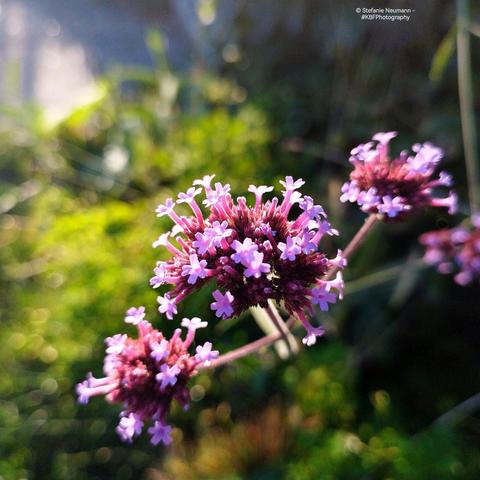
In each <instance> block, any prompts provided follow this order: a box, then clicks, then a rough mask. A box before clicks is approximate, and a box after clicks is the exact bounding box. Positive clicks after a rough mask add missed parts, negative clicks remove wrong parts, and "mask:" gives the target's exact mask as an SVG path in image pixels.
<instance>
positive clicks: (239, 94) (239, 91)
mask: <svg viewBox="0 0 480 480" xmlns="http://www.w3.org/2000/svg"><path fill="white" fill-rule="evenodd" d="M246 99H247V90H246V89H245V88H243V87H237V88H235V90H234V91H233V92H232V100H233V101H234V102H236V103H242V102H244V101H245V100H246Z"/></svg>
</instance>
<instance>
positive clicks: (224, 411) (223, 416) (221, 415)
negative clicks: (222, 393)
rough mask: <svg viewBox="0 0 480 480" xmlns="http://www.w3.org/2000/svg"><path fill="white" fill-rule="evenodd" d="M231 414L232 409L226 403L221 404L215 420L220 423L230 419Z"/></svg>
mask: <svg viewBox="0 0 480 480" xmlns="http://www.w3.org/2000/svg"><path fill="white" fill-rule="evenodd" d="M231 413H232V408H231V407H230V405H229V404H228V403H227V402H222V403H220V404H219V405H218V407H217V411H216V414H217V418H218V419H219V420H221V421H225V420H228V419H229V418H230V414H231Z"/></svg>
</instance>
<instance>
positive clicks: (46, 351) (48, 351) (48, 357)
mask: <svg viewBox="0 0 480 480" xmlns="http://www.w3.org/2000/svg"><path fill="white" fill-rule="evenodd" d="M57 358H58V352H57V350H56V349H55V348H54V347H52V345H47V346H46V347H44V348H43V349H42V351H41V352H40V360H42V362H45V363H52V362H54V361H55V360H56V359H57Z"/></svg>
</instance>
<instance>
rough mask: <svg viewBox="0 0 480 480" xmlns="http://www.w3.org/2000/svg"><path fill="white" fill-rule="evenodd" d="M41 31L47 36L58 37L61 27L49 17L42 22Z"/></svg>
mask: <svg viewBox="0 0 480 480" xmlns="http://www.w3.org/2000/svg"><path fill="white" fill-rule="evenodd" d="M43 31H44V32H45V35H47V36H48V37H58V35H60V33H61V31H62V27H60V24H59V23H58V22H57V21H56V20H55V19H54V18H49V19H48V20H47V21H46V22H45V23H44V24H43Z"/></svg>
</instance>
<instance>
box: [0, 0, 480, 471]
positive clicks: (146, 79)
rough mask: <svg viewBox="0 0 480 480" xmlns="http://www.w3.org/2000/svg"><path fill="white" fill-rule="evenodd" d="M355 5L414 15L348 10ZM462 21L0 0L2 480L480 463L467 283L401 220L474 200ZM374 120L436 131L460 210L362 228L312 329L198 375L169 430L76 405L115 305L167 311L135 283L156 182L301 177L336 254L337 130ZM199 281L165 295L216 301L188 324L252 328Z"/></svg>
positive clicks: (370, 128)
mask: <svg viewBox="0 0 480 480" xmlns="http://www.w3.org/2000/svg"><path fill="white" fill-rule="evenodd" d="M375 3H376V5H375ZM472 3H476V2H472ZM368 6H377V7H378V6H382V7H387V6H391V7H395V8H400V7H404V8H407V7H411V8H415V11H414V12H413V13H412V15H411V18H410V20H409V21H408V22H369V21H362V20H361V19H360V17H359V15H358V14H357V13H356V12H355V8H357V7H368ZM412 6H413V7H412ZM475 7H476V10H474V11H473V12H472V16H473V17H474V18H475V19H476V21H479V22H480V11H479V9H478V7H479V5H476V6H475ZM455 18H456V13H455V2H453V1H451V0H450V1H447V0H445V1H442V0H424V1H422V2H408V1H396V2H391V1H387V0H385V1H384V2H383V3H382V4H381V5H379V2H367V1H366V0H364V1H363V3H362V2H359V1H355V2H350V1H347V0H343V1H342V2H339V1H336V0H330V1H328V0H325V1H323V0H298V1H294V0H260V1H258V0H257V1H250V0H217V1H214V0H198V1H197V0H170V1H168V0H163V1H154V0H137V1H135V2H132V1H128V0H83V1H78V0H76V1H74V0H3V1H1V2H0V176H1V184H0V214H1V217H0V259H1V262H0V282H1V285H0V298H1V316H0V339H1V343H0V345H1V348H0V368H1V374H0V479H1V480H10V479H12V480H20V479H49V480H56V479H112V478H114V479H119V480H121V479H139V478H141V479H148V480H194V479H220V480H240V479H249V480H250V479H255V480H270V479H272V480H273V479H275V480H276V479H281V478H285V479H292V480H311V479H312V480H317V479H318V480H338V479H340V480H342V479H344V480H356V479H358V480H376V479H379V480H380V479H384V480H387V479H405V480H415V479H422V480H432V479H435V480H442V479H453V478H458V479H472V480H474V479H478V478H480V455H479V448H480V416H479V415H478V412H480V401H479V400H478V399H477V400H476V401H475V397H473V398H474V401H473V403H472V405H470V404H469V405H470V406H469V408H467V409H464V408H461V409H460V410H459V409H458V405H461V404H462V402H463V401H464V400H465V399H468V398H470V397H472V396H473V395H475V394H476V393H477V392H478V391H480V373H479V372H480V353H479V352H480V349H479V345H480V323H479V321H480V309H479V303H478V295H479V293H480V292H479V287H478V284H475V285H473V286H471V287H467V288H461V287H458V286H456V285H455V284H454V282H453V280H452V278H451V277H449V276H440V275H439V274H438V273H436V272H435V271H434V270H433V269H429V268H426V267H425V266H424V265H423V264H422V262H421V257H422V254H423V251H422V248H421V247H420V245H419V244H418V242H417V238H418V235H419V234H420V233H422V232H424V231H426V230H430V229H433V228H439V227H444V226H453V225H455V224H457V223H458V222H460V221H461V220H462V219H463V218H464V217H465V215H466V214H468V205H467V199H468V196H467V189H466V175H465V166H464V159H463V145H462V135H461V122H460V115H459V102H458V86H457V60H456V50H455ZM472 49H473V52H472V53H473V56H472V65H473V67H474V84H475V85H476V86H477V88H478V85H479V83H480V82H479V71H478V65H479V64H480V39H479V38H476V37H475V38H473V39H472ZM475 67H477V68H475ZM476 98H477V101H476V108H477V111H478V108H480V107H479V105H480V104H479V103H478V98H479V97H478V92H477V97H476ZM389 130H398V131H399V136H398V138H397V139H396V140H395V141H394V142H393V150H394V152H396V153H398V152H399V151H400V150H401V149H403V148H408V147H409V146H410V145H412V144H413V143H415V142H417V141H419V142H423V141H426V140H430V141H432V142H434V143H435V144H437V145H439V146H440V147H442V148H443V149H444V150H445V152H446V155H445V168H446V169H447V170H449V171H450V172H452V173H453V174H454V176H455V179H456V190H457V192H458V193H459V196H460V201H461V202H460V212H459V214H458V216H457V217H455V218H451V217H449V216H448V215H446V214H444V213H443V212H439V211H438V209H437V211H425V212H424V213H422V214H419V215H417V216H415V217H414V218H412V219H410V220H409V221H408V222H407V223H405V224H393V225H380V226H379V227H378V228H377V229H375V230H374V232H373V233H372V234H371V235H370V237H369V239H368V241H367V242H366V243H365V244H364V245H363V246H362V248H361V250H360V251H359V252H358V254H357V256H356V257H355V258H354V259H353V260H352V262H351V265H350V266H349V268H348V270H347V271H346V279H347V280H348V284H347V289H346V297H345V300H344V301H343V302H342V303H340V304H338V305H336V306H335V307H334V308H332V309H331V310H330V312H328V314H326V313H322V314H320V313H319V314H318V317H319V320H320V321H321V322H322V323H323V324H324V325H325V326H326V328H327V335H326V337H325V338H324V339H322V340H321V341H320V342H318V343H317V345H315V346H314V347H311V348H309V349H308V350H304V349H302V350H301V351H300V352H299V354H298V355H295V356H290V357H289V358H287V359H281V358H279V357H278V355H277V353H276V350H275V349H269V350H266V351H263V352H260V354H258V355H253V356H251V357H248V358H245V359H242V360H241V361H239V362H237V363H234V364H231V365H229V366H226V367H223V368H220V369H218V370H216V371H214V372H208V373H202V374H200V375H199V376H197V377H195V378H194V379H193V383H192V390H191V393H192V400H193V401H192V406H191V408H190V411H189V412H183V411H181V410H180V409H178V410H175V411H174V412H173V414H172V418H171V420H172V423H173V424H174V425H175V426H176V428H175V430H174V435H173V436H174V442H173V445H172V447H170V448H163V447H152V446H151V445H150V444H149V443H148V439H146V438H143V437H142V438H140V439H139V440H138V441H136V442H135V443H134V444H132V445H125V444H122V443H121V442H120V440H119V439H118V438H117V436H116V434H115V432H114V428H115V425H116V422H117V416H118V413H119V410H120V408H119V407H118V406H114V405H109V404H107V403H106V402H105V401H104V400H103V399H101V398H95V399H93V400H92V401H91V402H90V403H89V404H88V405H87V406H86V407H80V406H78V405H77V404H76V398H75V393H74V390H75V384H76V383H77V382H78V381H80V380H82V379H83V378H84V375H85V372H87V371H90V370H92V371H93V372H94V374H100V372H101V362H102V358H103V351H104V344H103V340H104V338H105V337H106V336H110V335H113V334H115V333H118V332H122V331H128V328H129V327H127V326H126V325H124V324H123V315H124V311H125V310H126V308H128V307H130V306H131V305H141V304H144V305H146V306H147V310H148V311H149V312H150V314H149V318H150V320H151V321H152V322H153V323H154V325H155V326H157V327H159V328H161V329H163V330H165V331H167V332H171V331H172V330H173V328H174V327H175V326H176V325H177V324H176V322H168V321H166V320H165V319H164V318H162V317H160V316H159V315H158V314H157V313H156V307H155V303H156V302H155V298H156V295H157V292H155V291H154V290H152V289H151V288H150V287H149V285H148V279H149V278H150V276H151V271H152V268H153V266H154V264H155V261H156V260H157V259H159V257H161V256H162V255H163V253H162V252H158V251H155V250H153V249H152V248H151V244H152V242H153V241H154V240H155V239H156V238H157V237H158V235H159V234H160V233H162V232H163V231H165V230H166V229H168V228H170V223H169V221H168V220H165V219H164V218H162V219H157V218H156V217H155V213H154V211H155V207H156V205H157V204H158V203H159V202H160V201H161V200H164V199H165V198H166V197H168V196H174V195H176V193H177V192H179V191H182V190H184V189H185V188H186V187H187V186H188V185H190V184H191V182H192V180H193V179H195V178H198V177H201V176H203V175H205V174H210V173H215V174H216V175H217V177H218V178H219V180H220V181H222V182H228V183H230V184H231V185H232V189H233V190H234V192H235V193H236V194H245V193H246V190H247V187H248V185H249V184H250V183H255V184H257V185H258V184H267V185H268V184H272V183H273V182H277V181H278V180H279V179H280V178H281V177H282V176H285V175H293V176H294V177H303V178H304V179H306V180H307V185H306V187H305V188H306V191H307V192H308V193H309V194H311V195H312V196H314V197H315V199H316V200H317V201H318V202H319V203H321V204H322V205H323V206H324V207H325V209H326V210H327V211H328V212H329V215H330V220H331V222H332V224H333V225H334V226H335V227H336V228H338V229H339V230H340V232H341V235H340V237H338V238H336V239H333V240H331V241H330V242H328V241H327V242H323V243H322V247H324V248H325V249H327V250H328V252H329V254H334V253H335V252H336V248H338V247H344V246H345V245H346V243H347V242H348V240H349V239H350V238H351V236H352V235H353V234H354V233H355V231H356V230H357V229H358V228H359V226H360V225H361V224H362V222H363V218H364V215H363V214H361V213H360V212H358V211H357V210H356V209H355V208H353V207H350V206H348V207H346V206H345V205H344V204H340V203H339V201H338V197H339V191H340V187H341V185H342V183H343V182H344V181H345V180H346V178H347V176H348V174H349V171H350V166H349V163H348V152H349V151H350V149H351V148H352V147H353V146H355V145H357V144H358V143H361V142H364V141H366V140H368V139H369V138H370V137H371V136H372V134H374V133H375V132H377V131H389ZM210 293H211V292H210V290H208V289H207V291H201V292H199V293H198V294H197V295H196V296H195V297H194V298H191V299H190V301H189V302H188V303H187V302H185V304H184V305H182V308H181V309H180V312H179V314H180V318H181V316H182V315H185V316H194V315H196V316H202V317H203V318H205V319H207V320H209V321H210V326H209V329H208V331H207V332H205V331H202V332H201V334H199V341H202V340H213V341H214V342H215V345H216V347H217V348H218V349H219V350H220V351H221V352H226V351H229V350H230V349H232V348H235V347H237V346H240V345H242V344H244V343H245V342H247V341H249V340H254V339H256V338H259V337H260V335H261V334H262V332H261V330H260V329H259V327H258V326H257V324H256V323H255V321H254V320H253V318H252V317H251V316H250V315H244V316H243V317H242V318H240V319H237V320H231V321H217V320H215V319H214V317H213V315H212V312H211V311H209V309H208V304H209V303H210V302H209V298H210ZM477 403H478V404H479V409H478V412H477V405H476V404H477ZM445 414H446V415H445Z"/></svg>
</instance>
